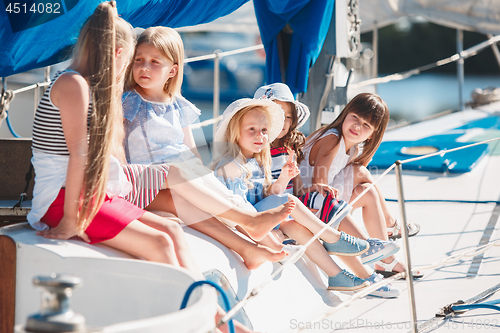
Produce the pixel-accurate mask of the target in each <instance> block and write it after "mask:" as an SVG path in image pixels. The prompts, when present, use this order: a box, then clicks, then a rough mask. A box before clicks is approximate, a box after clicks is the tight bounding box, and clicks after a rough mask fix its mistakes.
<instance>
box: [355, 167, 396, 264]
mask: <svg viewBox="0 0 500 333" xmlns="http://www.w3.org/2000/svg"><path fill="white" fill-rule="evenodd" d="M353 174H354V190H353V194H352V196H351V201H352V200H354V199H355V198H356V197H357V196H358V195H359V194H360V193H362V192H363V191H364V190H365V189H366V188H367V187H368V186H369V185H370V184H371V182H372V181H373V178H372V176H371V174H370V172H369V171H368V170H367V169H366V168H365V167H364V166H361V167H360V166H354V170H353ZM382 201H383V202H384V205H381V202H382ZM383 206H385V207H386V212H387V213H388V214H389V211H388V209H387V205H385V199H384V198H383V197H382V198H381V197H380V192H379V191H378V189H377V187H376V186H375V187H372V188H371V189H370V190H369V191H368V192H366V193H365V194H364V195H363V196H362V197H361V198H360V199H359V200H358V202H357V203H356V204H355V205H354V206H353V207H354V208H358V207H362V209H363V211H362V214H363V222H364V224H365V227H366V230H367V231H368V234H369V235H370V236H371V237H373V238H378V239H381V240H385V241H387V240H388V239H389V238H388V237H387V228H386V217H385V214H386V213H385V212H384V209H383ZM389 216H391V215H390V214H389ZM354 236H355V235H354ZM395 258H396V257H395V256H390V257H387V258H385V259H382V262H384V263H386V264H389V263H391V262H393V260H394V259H395ZM375 268H376V269H382V268H381V267H380V266H378V265H376V264H375ZM393 270H394V271H395V272H402V271H404V267H403V265H402V264H401V263H398V264H396V266H394V268H393Z"/></svg>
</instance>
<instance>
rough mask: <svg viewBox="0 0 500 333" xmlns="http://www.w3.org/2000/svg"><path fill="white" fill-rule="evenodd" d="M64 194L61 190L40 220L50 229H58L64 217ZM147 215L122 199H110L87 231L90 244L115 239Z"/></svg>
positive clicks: (105, 200) (107, 199)
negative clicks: (134, 221) (129, 225)
mask: <svg viewBox="0 0 500 333" xmlns="http://www.w3.org/2000/svg"><path fill="white" fill-rule="evenodd" d="M64 193H65V190H64V189H61V190H60V191H59V194H58V195H57V198H56V199H55V200H54V202H52V204H51V205H50V207H49V209H48V210H47V212H46V213H45V215H44V216H43V217H42V218H41V219H40V221H42V222H43V223H45V224H47V225H48V226H49V227H51V228H54V227H56V226H57V225H58V224H59V222H60V221H61V219H62V218H63V216H64ZM144 213H145V211H144V210H142V209H140V208H139V207H137V206H134V205H133V204H131V203H130V202H128V201H125V200H124V199H123V198H120V197H113V198H109V197H108V196H106V198H105V199H104V202H103V204H102V206H101V208H100V209H99V211H98V212H97V215H96V216H95V217H94V219H93V220H92V222H90V224H89V226H88V227H87V229H86V230H85V233H86V234H87V236H89V238H90V243H91V244H93V243H99V242H104V241H106V240H109V239H112V238H114V237H115V236H116V235H118V234H119V233H120V232H121V231H122V230H123V229H124V228H125V227H126V226H127V225H128V224H129V223H130V222H132V221H133V220H137V219H138V218H140V217H141V216H142V215H143V214H144Z"/></svg>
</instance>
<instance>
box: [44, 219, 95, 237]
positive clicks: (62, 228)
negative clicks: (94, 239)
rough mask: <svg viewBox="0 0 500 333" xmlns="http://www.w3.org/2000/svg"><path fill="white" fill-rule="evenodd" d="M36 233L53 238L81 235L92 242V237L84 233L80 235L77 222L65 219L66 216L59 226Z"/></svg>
mask: <svg viewBox="0 0 500 333" xmlns="http://www.w3.org/2000/svg"><path fill="white" fill-rule="evenodd" d="M36 234H37V235H38V236H42V237H45V238H52V239H70V238H71V237H74V236H79V237H81V238H82V239H83V240H84V241H85V242H87V243H88V242H90V239H89V237H88V236H87V234H85V233H83V234H82V235H78V233H77V231H76V224H75V223H71V222H70V221H68V219H65V218H64V217H63V218H62V219H61V222H59V224H58V225H57V227H55V228H52V229H49V230H43V231H37V232H36Z"/></svg>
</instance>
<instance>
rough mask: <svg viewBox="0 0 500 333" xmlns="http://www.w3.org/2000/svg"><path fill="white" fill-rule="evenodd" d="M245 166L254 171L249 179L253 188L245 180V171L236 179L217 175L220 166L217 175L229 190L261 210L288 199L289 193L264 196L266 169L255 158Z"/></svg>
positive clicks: (278, 204) (283, 202) (273, 206)
mask: <svg viewBox="0 0 500 333" xmlns="http://www.w3.org/2000/svg"><path fill="white" fill-rule="evenodd" d="M245 166H246V167H247V168H248V170H250V172H251V173H252V176H251V178H250V179H249V181H250V182H251V183H252V184H253V188H249V187H248V185H247V183H246V182H245V176H246V175H245V173H243V174H242V175H241V176H240V177H238V178H235V179H234V180H232V179H229V178H228V179H226V178H225V177H223V176H217V170H218V168H216V169H215V175H216V177H217V179H219V180H220V181H221V182H222V183H223V184H224V185H226V187H227V188H228V189H229V190H231V191H233V193H234V194H236V195H239V196H241V197H242V198H243V199H245V201H246V202H249V203H250V204H252V205H253V206H254V207H255V209H257V211H259V212H261V211H265V210H268V209H271V208H276V207H278V206H280V205H282V204H285V203H286V202H287V201H288V195H287V194H275V195H270V196H267V197H264V186H263V183H264V170H263V169H262V168H261V166H260V165H259V164H258V162H257V160H255V158H251V159H248V160H247V163H246V164H245Z"/></svg>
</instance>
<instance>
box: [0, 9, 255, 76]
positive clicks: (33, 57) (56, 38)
mask: <svg viewBox="0 0 500 333" xmlns="http://www.w3.org/2000/svg"><path fill="white" fill-rule="evenodd" d="M247 1H248V0H118V1H117V7H118V13H119V14H120V15H121V16H122V17H123V18H124V19H125V20H127V21H128V22H130V24H132V25H133V26H134V27H142V28H147V27H150V26H156V25H163V26H168V27H172V28H177V27H183V26H190V25H197V24H201V23H207V22H210V21H213V20H215V19H217V18H218V17H221V16H225V15H227V14H230V13H231V12H233V11H234V10H236V9H238V8H239V7H240V6H241V5H243V4H244V3H245V2H247ZM101 2H103V1H102V0H51V1H40V0H37V1H34V0H26V1H20V2H17V3H16V2H14V1H10V0H4V1H3V3H0V59H1V60H0V76H1V77H6V76H9V75H13V74H17V73H22V72H25V71H28V70H31V69H35V68H40V67H45V66H49V65H53V64H56V63H58V62H61V61H63V60H66V59H67V58H68V57H69V56H70V49H71V46H72V45H74V44H75V42H76V39H77V37H78V33H79V31H80V28H81V27H82V25H83V23H84V22H85V20H86V19H87V17H89V16H90V15H91V14H92V13H93V12H94V10H95V8H96V7H97V5H98V4H99V3H101Z"/></svg>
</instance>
